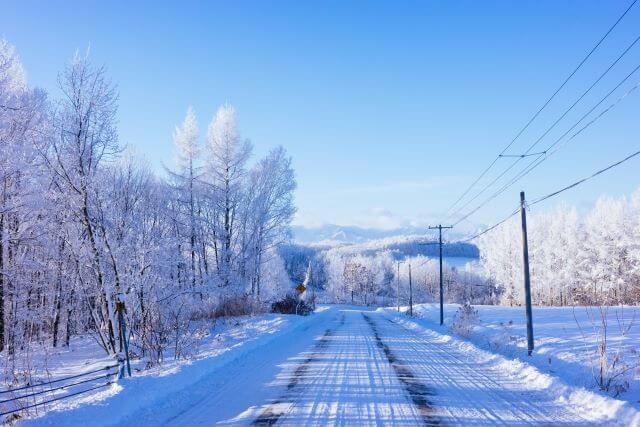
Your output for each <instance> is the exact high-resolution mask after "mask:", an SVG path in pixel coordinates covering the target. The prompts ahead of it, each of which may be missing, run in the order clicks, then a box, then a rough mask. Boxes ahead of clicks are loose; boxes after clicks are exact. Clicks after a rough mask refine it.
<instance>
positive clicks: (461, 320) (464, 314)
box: [451, 301, 480, 337]
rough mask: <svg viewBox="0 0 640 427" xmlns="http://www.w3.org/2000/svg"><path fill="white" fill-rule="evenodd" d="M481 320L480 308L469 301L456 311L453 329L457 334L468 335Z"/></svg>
mask: <svg viewBox="0 0 640 427" xmlns="http://www.w3.org/2000/svg"><path fill="white" fill-rule="evenodd" d="M479 322H480V319H479V318H478V310H476V309H475V308H473V306H472V305H471V304H470V303H469V302H468V301H467V302H465V303H464V304H463V305H461V306H460V307H459V308H458V311H456V314H455V316H454V318H453V324H452V325H451V329H452V330H453V332H454V333H456V334H457V335H460V336H463V337H468V336H469V334H471V332H472V331H473V327H474V326H476V325H477V324H478V323H479Z"/></svg>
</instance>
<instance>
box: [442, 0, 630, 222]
mask: <svg viewBox="0 0 640 427" xmlns="http://www.w3.org/2000/svg"><path fill="white" fill-rule="evenodd" d="M637 1H638V0H633V1H632V2H631V4H630V5H629V6H628V7H627V9H626V10H625V11H624V13H622V15H620V17H619V18H618V19H617V20H616V22H614V24H613V25H612V26H611V27H610V28H609V29H608V30H607V32H606V33H605V34H604V35H603V36H602V37H601V38H600V40H599V41H598V42H597V43H596V44H595V46H593V47H592V48H591V50H590V51H589V53H587V55H586V56H585V57H584V58H583V59H582V61H580V63H579V64H578V66H577V67H576V68H574V70H573V71H572V72H571V74H569V76H567V78H566V79H565V80H564V81H563V82H562V84H561V85H560V86H559V87H558V88H557V89H556V90H555V91H554V92H553V94H552V95H551V96H550V97H549V98H548V99H547V100H546V101H545V103H544V104H543V105H542V106H541V107H540V108H539V109H538V111H536V113H535V114H534V115H533V116H532V117H531V118H530V119H529V121H528V122H527V123H526V124H525V125H524V127H522V129H520V131H519V132H518V133H517V134H516V136H515V137H514V138H513V139H512V140H511V142H509V144H507V146H506V147H505V148H504V149H503V150H502V151H501V152H500V154H499V155H498V156H496V158H495V159H494V160H493V161H492V162H491V163H490V164H489V166H487V168H485V169H484V170H483V171H482V173H481V174H480V176H479V177H478V178H476V179H475V181H473V182H472V183H471V185H469V186H468V187H467V188H466V189H465V191H464V192H463V193H462V195H461V196H460V197H458V199H457V200H456V201H455V202H453V204H452V205H451V206H449V208H448V209H447V211H446V213H449V212H450V211H451V210H452V209H453V208H454V207H455V206H456V205H457V204H458V203H459V202H460V201H461V200H462V199H463V198H464V197H465V196H466V195H467V194H468V193H469V191H471V189H472V188H473V187H474V186H475V185H476V184H477V183H478V182H479V181H480V180H481V179H482V178H483V177H484V176H485V175H486V174H487V172H489V171H490V170H491V168H493V166H494V165H495V164H496V163H497V162H498V160H499V159H500V156H501V155H503V154H504V153H505V152H506V151H507V150H508V149H509V148H510V147H511V146H512V145H513V144H514V143H515V142H516V140H517V139H518V138H519V137H520V136H521V135H522V134H523V133H524V132H525V131H526V130H527V129H528V128H529V126H530V125H531V123H533V121H534V120H535V119H536V118H537V117H538V116H539V115H540V113H541V112H542V111H543V110H544V109H545V108H546V107H547V106H548V105H549V103H550V102H551V101H552V100H553V99H554V98H555V97H556V95H557V94H558V93H559V92H560V91H561V90H562V89H563V88H564V87H565V85H566V84H567V83H568V82H569V80H571V78H572V77H573V76H574V75H575V74H576V73H577V72H578V70H579V69H580V68H582V65H584V63H585V62H586V61H587V60H588V59H589V58H590V57H591V55H592V54H593V52H595V50H596V49H597V48H598V47H599V46H600V45H601V44H602V42H603V41H604V40H605V39H606V38H607V37H608V36H609V34H610V33H611V32H612V31H613V29H614V28H616V26H617V25H618V24H619V23H620V21H622V19H623V18H624V17H625V16H626V15H627V13H628V12H629V10H631V8H632V7H633V6H634V5H635V4H636V2H637ZM450 217H451V215H450V216H449V218H450Z"/></svg>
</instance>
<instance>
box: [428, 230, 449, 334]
mask: <svg viewBox="0 0 640 427" xmlns="http://www.w3.org/2000/svg"><path fill="white" fill-rule="evenodd" d="M443 228H445V229H447V228H453V226H452V225H448V226H443V225H442V224H438V225H437V226H435V227H429V230H438V232H439V240H438V246H439V247H440V325H443V324H444V289H443V286H442V229H443Z"/></svg>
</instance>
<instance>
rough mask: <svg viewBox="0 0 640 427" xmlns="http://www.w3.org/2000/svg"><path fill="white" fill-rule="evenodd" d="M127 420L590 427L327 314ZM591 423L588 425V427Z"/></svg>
mask: <svg viewBox="0 0 640 427" xmlns="http://www.w3.org/2000/svg"><path fill="white" fill-rule="evenodd" d="M317 316H318V318H317V321H313V322H311V323H310V324H309V325H307V326H305V327H304V328H299V330H295V331H292V332H291V334H288V335H286V336H283V337H281V338H279V339H276V340H273V341H271V342H269V343H268V345H266V346H265V347H263V348H261V349H259V350H258V351H255V352H253V353H250V354H247V355H246V356H244V357H243V358H242V359H241V360H239V361H237V362H235V363H233V364H231V365H230V366H227V367H226V368H225V373H224V375H223V376H222V377H224V378H226V380H225V381H220V377H221V376H220V375H212V377H211V378H208V379H205V380H203V381H201V382H199V383H197V384H196V385H195V386H194V387H191V388H190V389H189V390H185V391H184V394H183V395H178V396H174V398H172V399H170V400H169V401H166V402H163V404H161V405H154V408H150V409H149V410H148V411H146V412H144V413H137V414H135V416H133V417H130V418H129V419H128V420H125V424H131V425H134V424H135V425H146V424H166V425H213V424H216V423H219V424H221V425H251V424H253V425H271V424H277V425H290V426H303V425H308V426H312V425H343V426H354V425H398V426H408V425H446V424H449V425H523V424H536V425H540V424H542V425H545V424H546V425H593V421H594V420H593V418H592V417H588V416H587V415H588V414H584V413H580V412H579V411H580V410H579V409H577V408H573V407H572V406H571V405H569V404H568V403H564V402H562V401H556V400H554V399H553V398H552V397H550V396H549V395H548V394H547V393H545V391H544V389H543V387H542V386H537V385H536V384H528V383H526V382H525V381H522V380H516V379H514V378H510V376H509V375H508V374H507V373H505V372H502V371H500V370H498V369H496V367H495V366H492V365H491V364H487V363H486V362H481V361H480V360H481V358H475V357H474V354H473V352H469V353H466V354H463V353H462V351H460V350H458V349H456V348H455V347H454V346H453V345H449V344H447V343H446V342H445V343H443V342H442V341H441V340H440V341H438V340H436V339H435V337H432V338H431V339H430V335H429V334H418V333H416V332H414V331H412V330H409V329H407V328H405V327H404V326H402V325H400V324H398V323H396V322H395V321H394V319H393V318H390V317H387V316H385V315H384V314H383V313H381V312H375V311H366V310H360V309H332V310H329V311H327V312H326V313H322V314H320V315H317ZM587 419H590V421H587Z"/></svg>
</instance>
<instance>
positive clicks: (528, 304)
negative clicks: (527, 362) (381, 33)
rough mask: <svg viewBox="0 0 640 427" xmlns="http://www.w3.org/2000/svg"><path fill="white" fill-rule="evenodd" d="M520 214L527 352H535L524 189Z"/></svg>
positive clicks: (521, 194) (521, 196) (521, 195)
mask: <svg viewBox="0 0 640 427" xmlns="http://www.w3.org/2000/svg"><path fill="white" fill-rule="evenodd" d="M520 216H521V217H522V257H523V261H524V303H525V309H526V314H527V353H528V354H529V356H531V352H533V314H532V312H531V279H530V277H529V244H528V242H527V211H526V202H525V198H524V191H521V192H520Z"/></svg>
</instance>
